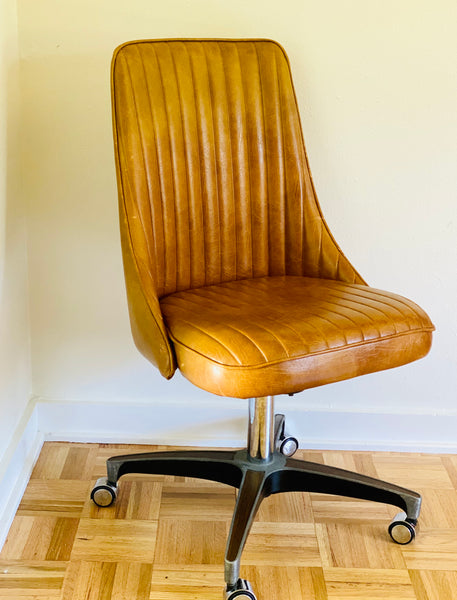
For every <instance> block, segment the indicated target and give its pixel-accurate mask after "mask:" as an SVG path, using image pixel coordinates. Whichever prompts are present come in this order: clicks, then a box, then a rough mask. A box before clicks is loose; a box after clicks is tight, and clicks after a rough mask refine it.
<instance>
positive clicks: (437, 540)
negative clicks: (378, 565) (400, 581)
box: [402, 527, 457, 571]
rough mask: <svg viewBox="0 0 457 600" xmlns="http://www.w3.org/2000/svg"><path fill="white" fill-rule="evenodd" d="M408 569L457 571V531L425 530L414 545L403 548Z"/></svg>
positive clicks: (421, 531) (423, 529) (422, 529)
mask: <svg viewBox="0 0 457 600" xmlns="http://www.w3.org/2000/svg"><path fill="white" fill-rule="evenodd" d="M402 553H403V556H404V558H405V562H406V566H407V568H408V569H416V570H426V569H430V570H431V571H457V529H425V528H423V527H422V528H421V530H420V534H419V535H418V536H417V537H416V539H415V541H414V543H413V544H409V545H408V546H403V548H402Z"/></svg>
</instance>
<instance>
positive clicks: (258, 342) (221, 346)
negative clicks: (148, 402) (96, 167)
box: [161, 276, 431, 398]
mask: <svg viewBox="0 0 457 600" xmlns="http://www.w3.org/2000/svg"><path fill="white" fill-rule="evenodd" d="M161 307H162V312H163V314H164V318H165V321H166V323H167V325H168V328H169V331H170V336H171V338H172V340H173V345H174V348H175V351H176V356H177V359H178V364H179V368H180V369H181V371H182V372H183V373H185V375H186V376H187V377H188V378H189V379H190V380H191V381H192V382H193V383H195V384H196V385H198V386H200V387H203V388H204V389H206V390H208V391H210V392H213V393H215V394H219V395H223V396H234V397H241V398H248V397H252V396H253V395H254V396H266V395H268V394H281V393H284V390H288V393H292V392H297V391H301V390H303V389H305V388H309V387H313V386H316V385H322V384H323V383H331V382H333V381H341V380H343V379H348V378H350V377H356V376H358V375H363V374H365V373H370V372H373V371H379V370H381V369H388V368H390V367H393V366H398V365H399V364H403V363H406V362H410V361H411V360H414V359H415V358H418V356H419V355H421V354H424V353H426V352H427V350H428V347H429V342H430V330H431V328H430V322H429V319H428V317H427V315H426V314H425V313H424V311H423V310H421V309H420V308H419V307H418V306H417V305H415V304H414V303H413V302H411V301H409V300H406V299H404V298H401V297H400V296H396V295H394V294H387V293H386V292H381V291H379V290H375V289H373V288H369V287H366V286H361V285H355V284H347V283H342V282H339V281H331V280H326V279H317V278H310V277H290V276H289V277H259V278H257V279H246V280H241V281H234V282H230V283H222V284H219V285H213V286H206V287H202V288H198V289H194V290H188V291H185V292H178V293H176V294H171V295H170V296H167V297H165V298H164V299H163V300H162V302H161ZM203 373H204V374H205V375H204V377H203V375H202V374H203Z"/></svg>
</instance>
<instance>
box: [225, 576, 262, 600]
mask: <svg viewBox="0 0 457 600" xmlns="http://www.w3.org/2000/svg"><path fill="white" fill-rule="evenodd" d="M235 598H236V600H257V597H256V595H255V594H254V592H253V591H252V586H251V584H250V583H249V581H246V579H238V581H237V584H236V586H235V588H234V589H232V590H227V591H226V592H225V593H224V600H235Z"/></svg>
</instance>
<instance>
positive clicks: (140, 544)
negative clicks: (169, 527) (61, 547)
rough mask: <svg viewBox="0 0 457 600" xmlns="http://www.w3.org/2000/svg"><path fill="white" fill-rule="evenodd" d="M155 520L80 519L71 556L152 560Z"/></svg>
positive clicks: (76, 557)
mask: <svg viewBox="0 0 457 600" xmlns="http://www.w3.org/2000/svg"><path fill="white" fill-rule="evenodd" d="M156 534H157V521H128V520H111V519H110V520H108V519H81V520H80V523H79V528H78V531H77V534H76V537H75V542H74V545H73V552H72V554H71V559H72V560H86V561H95V560H103V561H105V562H113V561H114V562H120V561H123V560H126V559H128V560H129V561H130V562H145V563H146V562H152V561H153V560H154V552H155V544H156Z"/></svg>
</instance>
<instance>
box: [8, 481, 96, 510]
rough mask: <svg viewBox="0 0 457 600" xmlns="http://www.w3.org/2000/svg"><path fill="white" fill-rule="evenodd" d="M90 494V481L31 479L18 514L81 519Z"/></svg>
mask: <svg viewBox="0 0 457 600" xmlns="http://www.w3.org/2000/svg"><path fill="white" fill-rule="evenodd" d="M89 493H90V484H89V482H88V481H73V480H59V479H56V480H54V479H51V480H44V479H31V480H30V482H29V484H28V486H27V489H26V490H25V492H24V496H23V497H22V501H21V504H20V505H19V508H18V511H17V514H18V515H22V516H48V517H73V518H79V517H81V514H82V511H83V508H84V506H85V504H86V503H87V499H88V496H89Z"/></svg>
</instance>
